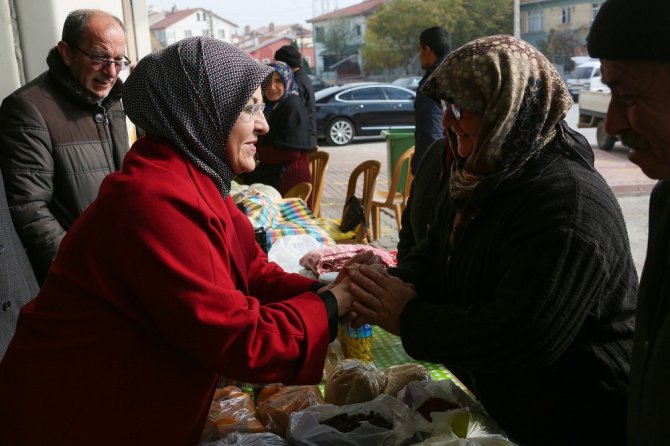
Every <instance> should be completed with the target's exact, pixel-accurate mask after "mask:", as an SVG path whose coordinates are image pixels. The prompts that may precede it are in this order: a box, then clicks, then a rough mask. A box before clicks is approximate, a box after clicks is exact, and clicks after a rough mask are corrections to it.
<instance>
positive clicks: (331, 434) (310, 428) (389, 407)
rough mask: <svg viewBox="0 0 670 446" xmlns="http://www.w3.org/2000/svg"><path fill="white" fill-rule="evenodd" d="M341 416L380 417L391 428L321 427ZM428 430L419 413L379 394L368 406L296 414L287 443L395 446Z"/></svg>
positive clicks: (324, 406)
mask: <svg viewBox="0 0 670 446" xmlns="http://www.w3.org/2000/svg"><path fill="white" fill-rule="evenodd" d="M341 414H347V415H356V414H377V415H379V416H381V417H382V418H383V419H385V420H386V421H388V422H389V423H390V424H391V426H392V427H391V429H386V428H383V427H379V426H375V425H373V424H370V423H369V422H367V421H363V422H361V423H360V426H358V427H357V428H355V429H354V430H352V431H349V432H341V431H339V430H337V429H336V428H334V427H331V426H328V425H325V424H322V422H323V421H326V420H329V419H331V418H333V417H335V416H337V415H341ZM425 431H426V422H425V420H422V419H421V417H420V416H418V415H417V413H416V412H414V411H412V410H411V409H409V408H408V407H407V406H406V405H404V404H403V403H401V402H400V401H398V400H397V399H396V398H393V397H392V396H389V395H380V396H378V397H377V398H375V399H374V400H372V401H367V402H365V403H359V404H350V405H347V406H334V405H332V404H322V405H319V406H314V407H310V408H308V409H304V410H301V411H299V412H294V413H293V415H292V416H291V422H290V424H289V430H288V440H289V441H290V442H291V443H292V444H296V445H303V446H317V445H318V446H329V445H332V446H379V445H396V444H401V443H403V442H404V441H407V440H409V439H412V438H414V437H415V436H416V435H417V433H419V432H425ZM424 438H425V437H424ZM419 439H421V437H419ZM407 444H411V443H407Z"/></svg>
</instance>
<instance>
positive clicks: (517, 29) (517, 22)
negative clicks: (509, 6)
mask: <svg viewBox="0 0 670 446" xmlns="http://www.w3.org/2000/svg"><path fill="white" fill-rule="evenodd" d="M514 37H516V38H517V39H519V38H521V6H520V5H519V0H514Z"/></svg>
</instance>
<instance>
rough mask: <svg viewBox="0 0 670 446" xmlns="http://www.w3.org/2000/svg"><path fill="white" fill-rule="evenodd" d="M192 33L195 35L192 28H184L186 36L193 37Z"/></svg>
mask: <svg viewBox="0 0 670 446" xmlns="http://www.w3.org/2000/svg"><path fill="white" fill-rule="evenodd" d="M192 35H193V33H191V30H190V29H186V30H184V37H191V36H192Z"/></svg>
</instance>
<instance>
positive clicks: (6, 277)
mask: <svg viewBox="0 0 670 446" xmlns="http://www.w3.org/2000/svg"><path fill="white" fill-rule="evenodd" d="M37 291H38V288H37V282H36V281H35V275H34V274H33V270H32V269H31V268H30V263H29V262H28V257H27V256H26V252H25V250H24V249H23V245H21V240H19V237H18V235H16V231H15V230H14V226H13V225H12V219H11V217H10V215H9V208H8V207H7V199H6V198H5V187H4V186H3V183H2V173H0V360H2V357H3V356H4V355H5V351H6V350H7V345H8V344H9V341H10V340H11V339H12V336H14V330H15V329H16V319H17V318H18V317H19V310H20V309H21V307H23V306H24V305H25V304H26V303H28V302H29V301H30V300H31V299H32V298H33V297H35V295H37Z"/></svg>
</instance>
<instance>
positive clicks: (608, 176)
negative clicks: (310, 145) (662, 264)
mask: <svg viewBox="0 0 670 446" xmlns="http://www.w3.org/2000/svg"><path fill="white" fill-rule="evenodd" d="M577 119H578V107H577V106H574V107H573V108H572V109H571V110H570V112H569V114H568V116H567V118H566V120H567V122H568V124H570V126H571V127H573V128H576V122H577ZM579 131H580V132H581V133H582V134H583V135H584V136H585V137H586V138H587V139H588V141H589V142H590V143H591V145H592V146H593V147H594V153H595V166H596V169H597V170H598V171H599V172H600V174H601V175H602V176H603V177H604V178H605V180H606V181H607V184H609V186H610V187H611V188H612V191H613V192H614V194H615V196H616V197H617V200H618V201H619V204H620V206H621V209H622V211H623V214H624V218H625V220H626V226H627V228H628V236H629V239H630V243H631V252H632V254H633V260H634V261H635V266H636V268H637V270H638V273H641V272H642V266H643V263H644V256H645V254H646V249H647V234H648V231H647V210H648V205H649V192H650V191H651V189H652V187H653V185H654V184H655V181H654V180H651V179H649V178H647V177H646V176H645V175H644V174H643V173H642V172H641V171H640V169H639V168H638V167H637V166H636V165H634V164H633V163H631V162H630V161H628V150H627V149H626V148H625V147H623V146H621V145H620V144H618V143H617V145H615V146H614V148H613V149H612V150H611V151H609V152H606V151H603V150H600V149H598V148H597V147H596V138H595V129H579ZM320 149H321V150H324V151H327V152H328V153H330V162H329V166H328V170H327V172H326V180H325V181H326V183H325V187H324V192H323V199H322V204H321V209H322V213H323V216H324V217H333V218H338V217H341V215H342V208H343V206H344V195H345V194H346V189H347V183H348V181H349V175H350V173H351V171H352V170H353V169H354V167H356V166H357V165H358V164H360V163H361V162H363V161H365V160H368V159H376V160H379V161H380V162H381V164H382V169H381V171H380V173H379V177H378V178H377V186H376V188H377V190H388V180H389V178H390V173H389V168H388V162H387V156H388V150H387V144H386V141H384V140H383V139H372V140H366V141H356V142H354V143H353V144H349V145H346V146H339V147H335V146H321V147H320ZM357 195H358V196H360V190H359V191H358V192H357ZM381 218H382V236H381V238H380V240H377V241H374V242H373V244H375V245H377V246H380V247H383V248H385V249H388V250H395V249H396V245H397V243H398V229H397V227H396V223H395V218H394V217H393V213H392V212H391V211H389V210H386V209H382V217H381Z"/></svg>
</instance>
